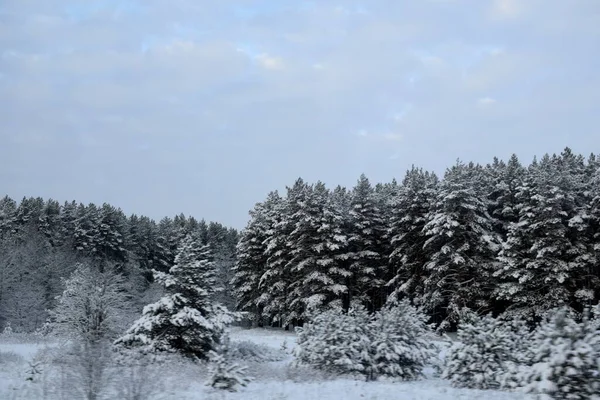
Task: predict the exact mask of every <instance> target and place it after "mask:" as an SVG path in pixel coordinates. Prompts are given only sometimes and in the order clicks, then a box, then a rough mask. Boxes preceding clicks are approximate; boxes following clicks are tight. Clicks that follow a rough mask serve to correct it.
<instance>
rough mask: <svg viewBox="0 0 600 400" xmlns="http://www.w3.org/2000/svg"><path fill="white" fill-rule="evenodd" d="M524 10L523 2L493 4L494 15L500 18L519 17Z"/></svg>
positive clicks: (496, 0) (509, 0)
mask: <svg viewBox="0 0 600 400" xmlns="http://www.w3.org/2000/svg"><path fill="white" fill-rule="evenodd" d="M523 9H524V1H523V0H494V1H493V4H492V14H493V16H495V17H498V18H515V17H518V16H519V15H520V14H521V13H522V12H523Z"/></svg>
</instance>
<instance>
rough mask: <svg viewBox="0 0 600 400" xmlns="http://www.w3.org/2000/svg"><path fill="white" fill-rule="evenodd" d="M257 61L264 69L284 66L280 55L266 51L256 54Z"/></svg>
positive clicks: (278, 68) (279, 68)
mask: <svg viewBox="0 0 600 400" xmlns="http://www.w3.org/2000/svg"><path fill="white" fill-rule="evenodd" d="M256 60H257V61H258V63H259V64H260V65H261V66H262V67H263V68H266V69H270V70H282V69H283V68H284V63H283V59H282V58H281V57H274V56H270V55H268V54H266V53H263V54H259V55H258V56H256Z"/></svg>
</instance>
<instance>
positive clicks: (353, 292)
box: [344, 174, 388, 310]
mask: <svg viewBox="0 0 600 400" xmlns="http://www.w3.org/2000/svg"><path fill="white" fill-rule="evenodd" d="M348 228H349V231H348V246H347V251H348V252H347V254H346V255H345V256H344V257H345V258H347V259H348V261H349V263H350V265H349V271H350V272H351V273H352V276H351V277H350V278H349V279H347V283H346V286H347V287H348V291H349V295H350V301H349V303H351V302H352V301H354V300H357V301H360V302H362V303H363V304H365V305H367V306H368V307H369V308H370V309H371V310H376V309H378V308H379V307H381V305H382V304H383V303H384V302H385V299H386V296H387V293H386V289H385V288H384V285H385V283H386V281H385V277H386V272H387V256H388V255H387V254H385V245H384V237H385V232H386V228H385V223H384V221H383V218H382V214H381V210H380V209H379V207H378V204H377V200H376V196H375V192H374V190H373V187H372V186H371V183H370V182H369V180H368V179H367V177H366V176H365V175H364V174H363V175H361V177H360V178H359V180H358V182H357V184H356V186H355V187H354V189H353V191H352V195H351V200H350V211H349V220H348Z"/></svg>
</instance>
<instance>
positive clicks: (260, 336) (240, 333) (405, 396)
mask: <svg viewBox="0 0 600 400" xmlns="http://www.w3.org/2000/svg"><path fill="white" fill-rule="evenodd" d="M231 341H232V343H234V344H235V343H236V342H238V343H239V342H252V343H255V344H257V345H259V346H264V347H263V349H264V353H265V354H267V353H268V354H271V355H272V354H279V355H280V357H279V358H280V360H278V361H271V362H256V361H254V362H249V363H248V366H249V374H250V375H251V376H252V377H254V380H253V382H252V383H250V384H249V385H248V386H247V387H245V388H242V389H241V390H240V391H239V392H235V393H230V392H223V391H217V390H214V389H211V388H208V387H206V386H205V385H204V381H205V379H206V378H205V371H204V370H203V368H201V367H198V366H193V365H191V364H186V363H182V364H180V365H177V366H174V368H172V369H169V371H162V372H161V377H162V378H163V379H164V385H163V387H162V388H161V389H160V393H155V394H154V395H153V396H151V397H149V398H151V399H165V400H166V399H177V400H199V399H210V400H242V399H243V400H246V399H261V400H301V399H310V400H316V399H320V400H337V399H344V400H387V399H389V400H392V399H394V400H398V399H402V400H427V399H432V400H433V399H435V400H478V399H482V398H485V399H486V400H517V399H528V398H529V397H528V396H526V395H523V394H519V393H508V392H496V391H479V390H469V389H456V388H453V387H451V386H450V384H449V383H448V382H447V381H444V380H441V379H438V378H434V377H431V376H428V378H427V379H424V380H421V381H416V382H397V383H394V382H363V381H360V380H351V379H347V378H339V377H331V376H326V375H324V374H322V373H320V372H318V371H314V370H312V369H309V368H293V367H292V366H291V365H290V364H291V362H292V360H293V356H292V355H291V354H290V353H291V350H292V349H293V348H294V347H295V344H296V337H295V335H294V334H293V333H291V332H285V331H281V330H271V329H252V330H247V329H240V328H234V329H232V331H231ZM284 344H285V345H284ZM47 346H48V345H44V344H21V343H4V344H3V343H1V342H0V352H1V353H3V354H6V353H7V352H8V353H10V354H11V355H10V356H9V357H8V358H6V357H5V358H4V359H3V358H2V356H0V399H35V398H42V397H32V393H36V394H35V395H33V396H41V395H40V393H41V391H40V390H38V391H33V390H31V387H28V385H29V386H30V385H32V384H31V383H29V382H26V381H25V377H26V374H25V371H26V370H27V367H28V361H29V360H32V359H33V357H34V356H35V354H36V353H37V352H38V351H40V350H42V351H43V350H44V349H46V348H47ZM15 354H16V355H15ZM2 360H4V361H2ZM112 398H114V397H112Z"/></svg>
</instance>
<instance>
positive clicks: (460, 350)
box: [442, 311, 525, 389]
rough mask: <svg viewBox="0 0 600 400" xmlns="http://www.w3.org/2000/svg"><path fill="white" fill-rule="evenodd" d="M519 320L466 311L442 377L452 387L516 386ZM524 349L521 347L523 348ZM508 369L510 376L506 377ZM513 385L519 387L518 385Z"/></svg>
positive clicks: (496, 387)
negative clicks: (502, 318) (506, 319)
mask: <svg viewBox="0 0 600 400" xmlns="http://www.w3.org/2000/svg"><path fill="white" fill-rule="evenodd" d="M522 326H524V325H522V324H521V323H520V322H518V321H515V322H514V323H512V324H511V323H510V322H509V321H501V320H497V319H495V318H493V317H492V316H490V315H486V316H478V315H476V314H475V313H473V312H471V311H464V312H463V313H462V316H461V321H460V323H459V326H458V335H457V342H456V343H455V344H454V345H452V347H450V349H449V351H448V353H447V355H446V360H445V366H444V370H443V373H442V377H443V378H445V379H449V380H450V381H451V382H452V385H453V386H456V387H464V388H472V389H498V388H500V387H501V386H502V385H503V382H504V385H505V386H507V387H510V386H513V383H512V382H513V380H517V381H518V378H517V377H513V376H512V374H514V373H518V371H519V370H520V365H521V360H520V355H519V351H520V347H522V346H524V345H525V344H524V342H522V339H519V336H520V335H522V334H523V331H522V330H521V328H520V327H522ZM521 350H522V349H521ZM507 372H509V373H510V374H511V375H509V376H505V373H507ZM514 386H518V384H515V385H514Z"/></svg>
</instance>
